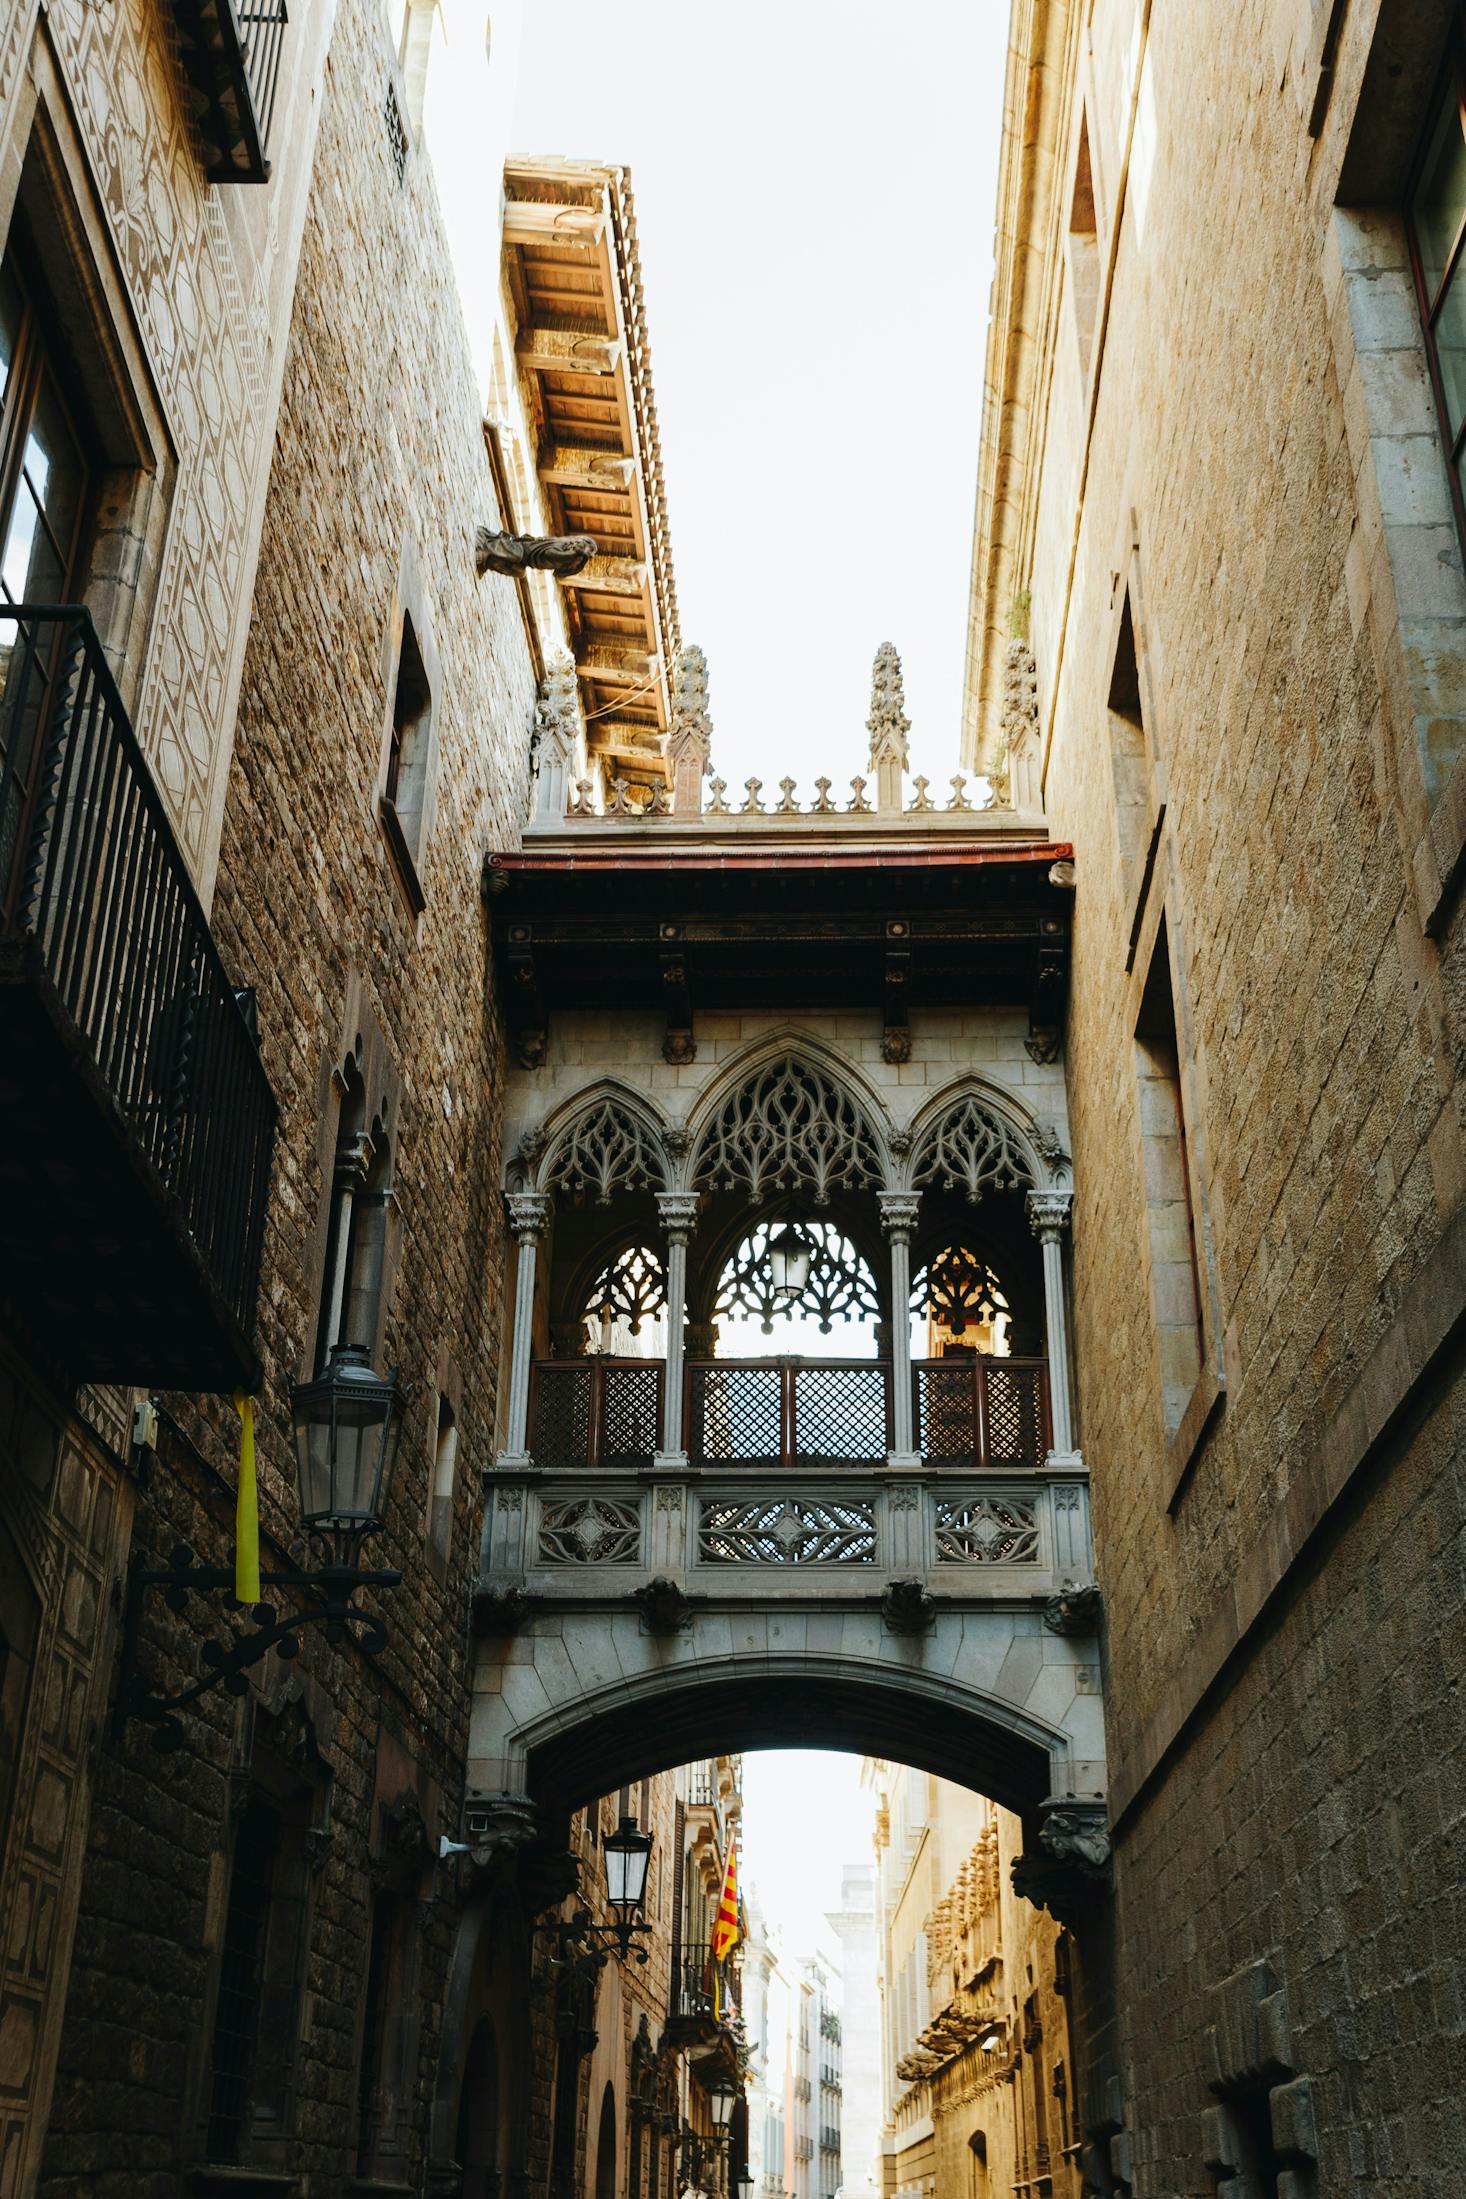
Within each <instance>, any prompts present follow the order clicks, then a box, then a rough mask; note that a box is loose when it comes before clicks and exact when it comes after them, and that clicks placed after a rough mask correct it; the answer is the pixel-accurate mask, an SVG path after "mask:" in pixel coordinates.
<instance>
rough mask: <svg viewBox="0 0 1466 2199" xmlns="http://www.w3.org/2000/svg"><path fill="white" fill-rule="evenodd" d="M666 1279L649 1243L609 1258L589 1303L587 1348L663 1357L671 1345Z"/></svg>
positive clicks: (621, 1354)
mask: <svg viewBox="0 0 1466 2199" xmlns="http://www.w3.org/2000/svg"><path fill="white" fill-rule="evenodd" d="M666 1311H667V1277H666V1272H665V1270H664V1268H663V1266H662V1262H661V1259H660V1258H659V1256H658V1255H657V1253H655V1252H654V1251H653V1250H652V1248H651V1247H650V1246H649V1245H627V1246H626V1248H625V1250H624V1251H621V1252H618V1253H617V1254H616V1255H615V1257H614V1258H613V1259H610V1260H608V1261H607V1262H606V1264H605V1266H604V1267H603V1268H602V1269H601V1272H600V1274H599V1275H598V1276H597V1277H596V1279H595V1281H594V1283H592V1285H591V1288H590V1295H589V1297H588V1298H587V1299H586V1302H585V1326H586V1349H587V1351H589V1352H593V1353H598V1354H602V1355H605V1356H609V1357H618V1358H626V1357H634V1358H640V1357H647V1358H652V1359H659V1358H661V1357H662V1356H663V1355H664V1354H665V1352H666V1348H667V1324H666V1320H665V1315H666Z"/></svg>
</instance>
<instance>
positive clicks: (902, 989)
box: [485, 835, 1073, 1065]
mask: <svg viewBox="0 0 1466 2199" xmlns="http://www.w3.org/2000/svg"><path fill="white" fill-rule="evenodd" d="M1071 862H1072V849H1071V848H1070V847H1069V846H1068V845H1067V844H1064V843H1058V842H1053V841H1034V842H1029V843H1026V844H1022V843H1014V842H1012V841H1009V842H1007V843H1005V844H1003V845H1000V846H996V847H995V846H993V845H991V844H987V845H981V844H977V843H962V842H957V843H953V842H948V843H946V844H943V845H939V846H929V847H922V846H911V845H910V844H909V843H908V844H906V845H904V846H901V845H891V846H888V847H885V848H861V849H848V850H845V849H839V850H834V851H826V852H822V853H815V852H809V853H803V852H798V851H796V850H794V849H792V848H791V849H789V850H788V851H787V852H776V851H775V850H773V849H770V848H759V849H757V850H754V849H739V850H736V851H734V850H729V851H725V852H717V853H714V852H707V853H701V854H693V853H690V852H672V851H670V850H669V851H666V852H661V851H659V850H658V849H657V848H656V847H655V845H649V844H648V842H647V840H646V839H643V840H642V841H641V842H640V843H639V844H638V843H637V842H636V840H635V839H634V838H633V837H632V836H630V835H627V836H626V837H625V838H622V837H621V836H619V835H618V836H616V844H614V845H613V844H610V843H608V842H607V841H606V840H604V839H598V840H597V841H596V842H594V843H584V842H582V843H581V844H579V845H577V846H576V847H575V848H574V849H573V850H568V849H557V850H555V851H554V852H550V851H545V852H539V851H537V850H533V851H526V852H523V853H519V854H506V855H497V856H492V857H490V859H489V863H488V866H487V871H486V875H485V889H486V892H487V894H488V896H489V899H490V902H491V906H492V909H493V924H494V941H495V963H496V969H497V973H498V982H499V986H500V991H501V997H502V999H503V1003H504V1008H505V1014H506V1018H507V1021H508V1025H509V1030H510V1036H511V1040H512V1042H513V1043H514V1045H515V1048H516V1051H517V1053H518V1056H519V1058H520V1060H521V1061H523V1062H525V1063H527V1064H530V1065H532V1064H533V1063H534V1062H535V1061H536V1060H538V1059H539V1058H541V1057H542V1054H543V1050H544V1044H545V1033H546V1031H547V1028H548V1023H549V1018H550V1017H551V1016H552V1015H553V1014H554V1013H555V1011H556V1010H557V1009H574V1008H598V1009H605V1008H608V1007H625V1008H627V1009H631V1010H635V1009H641V1010H645V1009H646V1008H648V1007H656V1008H659V1009H660V1011H661V1012H662V1013H663V1014H664V1015H665V1017H666V1021H667V1040H666V1043H665V1047H664V1051H666V1052H667V1056H668V1059H669V1060H690V1059H692V1058H693V1057H694V1049H695V1045H696V1027H695V1015H696V1011H697V1010H698V1009H700V1008H724V1009H745V1010H754V1009H771V1010H783V1011H800V1010H805V1011H807V1010H810V1009H817V1008H835V1009H840V1008H844V1009H850V1010H859V1009H873V1010H875V1011H876V1012H877V1013H878V1014H880V1015H881V1017H882V1020H883V1024H884V1028H885V1042H884V1045H885V1051H886V1057H887V1059H888V1060H895V1061H899V1060H903V1059H905V1058H906V1054H907V1053H908V1052H909V1039H908V1038H907V1037H906V1020H907V1011H908V1009H909V1008H913V1007H947V1008H951V1007H960V1006H973V1007H982V1006H995V1007H1002V1006H1010V1007H1011V1006H1022V1007H1026V1008H1027V1010H1028V1016H1029V1025H1030V1036H1029V1041H1028V1044H1029V1050H1030V1052H1031V1053H1033V1055H1034V1058H1035V1059H1039V1060H1053V1059H1054V1058H1055V1056H1056V1054H1057V1051H1058V1048H1059V1045H1060V1043H1061V1034H1062V1028H1063V1018H1064V1006H1065V1001H1066V997H1067V991H1068V963H1069V927H1070V910H1071V906H1072V902H1073V892H1072V883H1071V881H1072V870H1071V869H1070V868H1069V865H1070V864H1071ZM1056 865H1058V866H1063V867H1062V868H1061V869H1060V870H1059V871H1058V872H1057V874H1056V875H1055V876H1051V875H1050V874H1051V872H1054V870H1055V866H1056Z"/></svg>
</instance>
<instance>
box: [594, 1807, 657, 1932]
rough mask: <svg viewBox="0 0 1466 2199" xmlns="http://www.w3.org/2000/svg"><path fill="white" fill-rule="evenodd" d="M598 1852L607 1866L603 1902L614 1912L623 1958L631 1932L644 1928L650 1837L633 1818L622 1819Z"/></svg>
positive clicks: (650, 1849) (650, 1850) (649, 1861)
mask: <svg viewBox="0 0 1466 2199" xmlns="http://www.w3.org/2000/svg"><path fill="white" fill-rule="evenodd" d="M601 1853H602V1855H603V1856H604V1858H605V1863H606V1899H607V1900H608V1901H609V1902H610V1904H611V1907H612V1908H613V1909H614V1911H615V1912H616V1933H617V1944H618V1946H619V1947H620V1950H621V1952H622V1954H623V1955H624V1954H626V1953H627V1952H628V1950H629V1948H630V1946H631V1937H632V1934H633V1932H635V1931H637V1930H638V1929H641V1928H643V1926H644V1921H645V1920H644V1916H643V1911H644V1909H645V1906H646V1879H647V1871H648V1870H649V1868H650V1866H651V1860H652V1836H651V1834H650V1833H647V1832H642V1831H640V1830H639V1829H638V1827H637V1822H636V1819H635V1818H634V1817H623V1818H622V1820H621V1822H620V1824H619V1825H618V1826H617V1827H616V1830H615V1831H614V1832H613V1833H608V1834H607V1835H606V1838H605V1839H604V1840H603V1841H602V1842H601ZM644 1959H645V1957H643V1960H644Z"/></svg>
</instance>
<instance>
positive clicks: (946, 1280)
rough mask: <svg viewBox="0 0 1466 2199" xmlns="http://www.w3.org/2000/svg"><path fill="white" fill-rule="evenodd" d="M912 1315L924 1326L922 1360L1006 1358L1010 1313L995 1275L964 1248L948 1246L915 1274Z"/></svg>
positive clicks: (1008, 1348)
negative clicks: (980, 1356) (968, 1356)
mask: <svg viewBox="0 0 1466 2199" xmlns="http://www.w3.org/2000/svg"><path fill="white" fill-rule="evenodd" d="M911 1311H912V1313H913V1315H914V1316H915V1318H916V1319H917V1320H918V1321H924V1322H925V1324H926V1337H925V1347H924V1348H925V1356H926V1357H927V1358H929V1359H945V1358H949V1357H962V1356H964V1355H966V1354H969V1353H972V1352H983V1353H986V1354H987V1355H988V1356H989V1357H991V1358H994V1359H1006V1358H1007V1356H1008V1354H1009V1351H1010V1350H1011V1348H1012V1347H1011V1344H1010V1341H1009V1330H1010V1327H1011V1325H1012V1314H1011V1312H1010V1309H1009V1306H1008V1300H1007V1297H1006V1296H1005V1294H1004V1291H1003V1287H1002V1285H1001V1283H1000V1282H999V1281H998V1278H997V1276H996V1275H995V1274H994V1273H993V1271H992V1269H991V1268H990V1267H989V1266H988V1264H987V1262H986V1261H985V1260H983V1259H982V1258H980V1256H979V1255H978V1254H977V1253H975V1252H970V1251H969V1250H968V1249H967V1247H966V1246H965V1245H947V1246H945V1247H944V1248H943V1250H942V1251H940V1252H938V1253H935V1254H934V1255H933V1256H932V1258H931V1259H930V1260H928V1261H927V1262H926V1263H925V1265H924V1266H923V1267H922V1268H921V1269H920V1270H919V1271H918V1273H917V1275H916V1277H915V1279H914V1280H913V1282H912V1285H911Z"/></svg>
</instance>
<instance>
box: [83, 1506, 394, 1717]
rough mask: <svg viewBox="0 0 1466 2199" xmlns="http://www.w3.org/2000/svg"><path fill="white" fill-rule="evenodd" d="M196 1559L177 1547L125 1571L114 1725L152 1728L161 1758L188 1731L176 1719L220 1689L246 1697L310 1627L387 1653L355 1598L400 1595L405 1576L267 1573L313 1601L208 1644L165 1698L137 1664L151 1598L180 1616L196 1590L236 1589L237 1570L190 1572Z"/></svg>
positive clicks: (261, 1610)
mask: <svg viewBox="0 0 1466 2199" xmlns="http://www.w3.org/2000/svg"><path fill="white" fill-rule="evenodd" d="M192 1556H193V1552H192V1551H191V1550H189V1549H188V1547H187V1545H186V1544H180V1545H179V1546H178V1548H177V1549H175V1551H174V1552H173V1561H172V1562H171V1563H170V1564H169V1565H168V1566H167V1567H156V1566H144V1565H142V1564H140V1563H136V1562H135V1563H134V1564H133V1565H132V1566H131V1567H130V1568H129V1571H128V1578H127V1595H126V1602H125V1604H124V1608H123V1620H122V1669H121V1674H120V1679H119V1684H118V1692H117V1709H116V1725H117V1729H118V1731H119V1732H120V1731H121V1729H122V1728H123V1727H124V1726H125V1725H126V1723H127V1721H128V1720H129V1719H130V1718H138V1719H141V1720H142V1721H143V1722H144V1723H145V1724H147V1725H149V1726H151V1727H152V1728H153V1732H152V1742H153V1746H154V1748H156V1749H158V1750H160V1751H162V1752H163V1753H164V1754H168V1753H171V1752H172V1751H173V1750H174V1749H177V1748H179V1747H181V1745H182V1743H183V1739H184V1732H183V1726H182V1724H181V1723H180V1721H179V1718H178V1715H177V1713H178V1712H179V1711H180V1710H182V1709H185V1708H186V1707H187V1706H188V1705H189V1704H190V1703H195V1702H197V1701H198V1700H199V1698H200V1697H201V1696H204V1695H207V1694H210V1693H211V1692H212V1690H213V1689H214V1688H216V1687H222V1688H223V1689H224V1690H225V1692H226V1693H227V1694H230V1695H243V1694H244V1693H245V1691H246V1688H247V1686H248V1682H247V1681H246V1679H245V1677H244V1675H245V1673H246V1672H247V1671H248V1670H249V1669H250V1667H251V1666H252V1665H257V1664H258V1663H259V1662H260V1660H261V1659H262V1658H263V1657H266V1656H268V1654H269V1652H270V1651H271V1650H272V1649H273V1650H274V1651H275V1652H276V1653H277V1654H278V1655H279V1656H281V1657H285V1658H291V1657H295V1656H298V1655H299V1653H300V1641H299V1636H300V1635H301V1634H303V1633H304V1631H305V1629H306V1628H307V1627H309V1626H323V1627H324V1628H325V1629H326V1634H327V1638H328V1639H329V1640H331V1641H340V1640H341V1639H342V1638H343V1636H345V1635H347V1634H353V1635H354V1637H355V1639H356V1645H357V1647H358V1649H359V1650H360V1651H361V1653H362V1655H363V1656H364V1657H376V1656H379V1655H380V1654H381V1652H382V1650H384V1649H385V1648H386V1646H387V1629H386V1627H385V1626H384V1624H383V1623H382V1621H381V1619H379V1618H378V1617H377V1616H376V1614H375V1613H374V1612H370V1611H359V1610H357V1609H356V1608H355V1606H354V1605H353V1603H352V1601H351V1599H352V1597H353V1596H354V1594H355V1593H356V1591H357V1589H359V1588H396V1587H398V1586H399V1585H400V1584H401V1580H402V1575H401V1573H400V1572H399V1571H398V1570H397V1569H396V1568H395V1567H391V1566H384V1567H380V1568H378V1569H377V1570H376V1571H374V1572H370V1573H358V1572H356V1571H354V1570H353V1569H352V1568H350V1567H346V1566H325V1567H323V1568H322V1569H321V1571H320V1572H318V1573H307V1572H304V1571H302V1570H300V1569H299V1568H295V1567H292V1568H289V1569H286V1570H283V1571H277V1572H271V1573H262V1574H261V1575H260V1585H261V1587H269V1588H292V1589H295V1590H297V1591H298V1592H299V1593H300V1594H302V1595H305V1596H308V1597H310V1598H311V1599H312V1602H311V1604H310V1606H309V1607H308V1608H307V1609H306V1610H304V1611H294V1612H289V1613H287V1614H286V1615H285V1616H284V1617H281V1616H280V1615H279V1614H278V1613H277V1612H276V1611H275V1610H274V1609H273V1607H272V1606H271V1605H269V1604H267V1603H259V1604H256V1605H255V1606H254V1608H253V1612H252V1614H251V1618H252V1624H251V1626H250V1628H249V1629H248V1630H247V1631H246V1632H244V1633H240V1634H235V1635H233V1636H231V1637H230V1638H229V1639H228V1640H227V1641H218V1640H215V1639H214V1638H212V1637H210V1638H208V1639H206V1640H205V1641H204V1642H202V1643H201V1644H200V1646H199V1656H200V1658H201V1660H202V1661H203V1663H204V1664H205V1666H206V1667H207V1670H206V1671H204V1672H202V1673H200V1675H199V1677H198V1678H197V1679H196V1680H192V1681H190V1682H189V1684H188V1686H187V1687H184V1688H180V1689H179V1690H178V1691H177V1692H176V1693H175V1694H172V1695H165V1694H160V1693H159V1692H158V1690H157V1689H156V1688H153V1687H151V1686H150V1685H149V1684H148V1682H147V1680H146V1679H145V1677H144V1675H143V1673H142V1670H141V1665H140V1649H141V1634H142V1616H143V1608H144V1604H145V1600H146V1598H147V1595H148V1593H149V1591H152V1590H158V1591H161V1592H162V1594H163V1598H164V1601H165V1602H166V1603H167V1604H168V1606H169V1608H170V1610H173V1611H182V1610H183V1609H184V1607H185V1604H186V1602H187V1599H188V1595H189V1592H190V1591H191V1590H195V1591H204V1592H208V1591H210V1590H218V1589H221V1588H232V1587H233V1585H234V1569H233V1567H232V1566H222V1565H193V1564H191V1563H189V1562H188V1561H189V1560H190V1559H191V1558H192Z"/></svg>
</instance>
